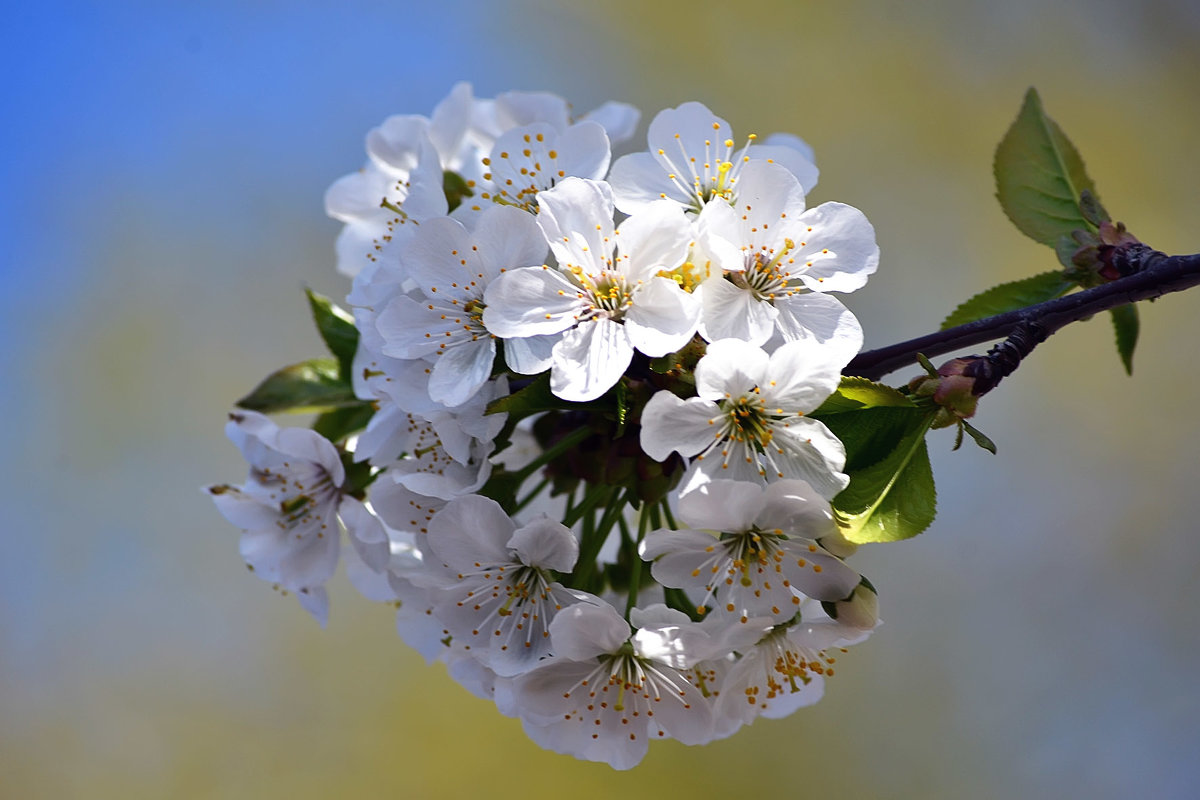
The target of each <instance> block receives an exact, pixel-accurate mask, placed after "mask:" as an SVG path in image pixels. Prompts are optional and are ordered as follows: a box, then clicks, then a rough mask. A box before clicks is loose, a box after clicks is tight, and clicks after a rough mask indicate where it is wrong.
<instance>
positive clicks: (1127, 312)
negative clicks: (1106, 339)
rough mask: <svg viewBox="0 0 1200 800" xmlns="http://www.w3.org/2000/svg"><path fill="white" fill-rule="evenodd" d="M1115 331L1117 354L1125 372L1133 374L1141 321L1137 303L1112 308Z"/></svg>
mask: <svg viewBox="0 0 1200 800" xmlns="http://www.w3.org/2000/svg"><path fill="white" fill-rule="evenodd" d="M1111 313H1112V321H1113V331H1114V332H1115V333H1116V335H1117V354H1118V355H1120V356H1121V363H1122V364H1124V365H1125V372H1126V373H1128V374H1129V375H1132V374H1133V350H1134V348H1135V347H1137V340H1138V331H1139V330H1140V329H1141V321H1140V320H1139V319H1138V310H1137V306H1135V305H1128V306H1117V307H1116V308H1114V309H1112V311H1111Z"/></svg>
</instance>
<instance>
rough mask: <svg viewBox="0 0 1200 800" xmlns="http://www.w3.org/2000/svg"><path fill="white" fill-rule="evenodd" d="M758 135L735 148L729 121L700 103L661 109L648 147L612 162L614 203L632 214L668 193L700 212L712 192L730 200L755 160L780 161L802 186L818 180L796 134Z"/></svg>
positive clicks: (807, 150) (809, 155)
mask: <svg viewBox="0 0 1200 800" xmlns="http://www.w3.org/2000/svg"><path fill="white" fill-rule="evenodd" d="M756 138H757V137H755V136H753V135H751V136H750V137H749V138H748V139H747V141H746V144H745V145H744V146H743V147H742V148H741V149H737V147H736V145H735V142H734V139H733V129H732V128H730V127H729V123H728V122H726V121H725V120H723V119H721V118H720V117H718V116H717V115H715V114H713V112H712V111H710V110H709V109H708V108H707V107H706V106H705V105H703V104H702V103H696V102H690V103H684V104H683V105H681V106H679V107H678V108H668V109H665V110H663V111H660V112H659V113H658V114H657V115H656V116H655V117H654V120H653V121H652V122H651V123H650V130H649V133H648V134H647V140H648V142H649V145H650V152H648V153H633V154H630V155H627V156H623V157H621V158H619V159H617V162H616V163H615V164H614V165H613V168H612V173H611V174H610V175H609V178H608V179H609V181H610V182H611V183H612V185H613V192H614V194H615V196H616V202H617V208H619V209H621V210H622V211H624V212H625V213H626V214H636V213H637V212H638V211H640V210H642V209H643V208H645V206H646V205H648V204H650V203H653V202H655V201H657V200H659V199H667V200H670V201H672V202H674V203H677V204H679V205H680V206H681V207H682V208H684V209H686V210H689V211H693V212H698V211H700V209H702V208H704V206H705V204H706V203H708V202H709V201H710V200H712V199H714V198H719V199H723V200H726V201H728V202H733V201H734V200H735V199H736V197H737V195H738V193H739V191H740V187H739V186H738V181H739V176H740V174H741V172H742V169H743V167H744V166H746V165H749V164H752V163H754V162H756V161H765V162H771V163H778V164H781V165H783V166H784V167H786V168H787V169H788V170H790V171H791V173H792V174H793V175H795V176H796V178H797V179H798V180H799V181H800V184H801V185H802V186H803V187H804V190H805V191H811V190H812V188H813V187H814V186H816V184H817V175H818V172H817V168H816V166H815V165H814V164H813V161H812V150H811V149H810V148H809V147H808V146H807V145H806V144H804V143H803V142H802V141H800V140H799V139H797V138H796V137H788V138H783V137H779V138H776V137H771V138H770V143H769V144H755V139H756Z"/></svg>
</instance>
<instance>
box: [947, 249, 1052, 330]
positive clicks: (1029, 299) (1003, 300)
mask: <svg viewBox="0 0 1200 800" xmlns="http://www.w3.org/2000/svg"><path fill="white" fill-rule="evenodd" d="M1072 252H1074V251H1072ZM1074 286H1075V281H1073V280H1070V279H1069V278H1065V277H1063V274H1062V273H1061V272H1043V273H1041V274H1040V275H1034V276H1032V277H1029V278H1022V279H1021V280H1019V281H1012V282H1011V283H1002V284H1000V285H999V286H993V287H992V288H990V289H988V290H987V291H983V292H980V293H979V294H977V295H975V296H974V297H972V298H971V299H970V300H966V301H964V302H963V303H960V304H959V306H958V308H956V309H954V310H953V311H951V312H950V316H948V317H946V319H945V320H943V321H942V330H946V329H947V328H953V327H954V326H956V325H965V324H966V323H968V322H974V321H975V320H977V319H984V318H985V317H994V316H995V315H997V314H1003V313H1004V312H1006V311H1015V310H1016V309H1018V308H1025V307H1026V306H1031V305H1034V304H1035V303H1044V302H1046V301H1047V300H1053V299H1054V298H1056V297H1062V296H1063V295H1064V294H1066V293H1067V292H1068V291H1070V290H1071V289H1072V288H1073V287H1074Z"/></svg>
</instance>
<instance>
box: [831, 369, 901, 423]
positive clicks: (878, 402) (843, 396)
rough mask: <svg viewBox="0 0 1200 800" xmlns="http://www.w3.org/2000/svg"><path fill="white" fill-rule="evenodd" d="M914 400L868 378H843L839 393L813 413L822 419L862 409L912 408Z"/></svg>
mask: <svg viewBox="0 0 1200 800" xmlns="http://www.w3.org/2000/svg"><path fill="white" fill-rule="evenodd" d="M912 404H913V403H912V400H909V399H908V397H907V396H906V395H905V394H904V393H903V392H900V391H898V390H896V389H893V388H892V387H890V386H884V385H883V384H882V383H875V382H874V381H869V380H867V379H866V378H859V377H855V376H851V377H845V378H842V382H841V384H840V385H839V386H838V388H837V391H836V392H834V393H833V394H831V395H830V396H829V397H827V398H826V399H825V402H824V403H822V404H821V407H820V408H818V409H817V410H816V411H814V412H813V414H812V415H813V416H815V417H821V416H828V415H830V414H841V413H845V412H847V411H858V410H859V409H861V408H879V407H884V406H907V407H912Z"/></svg>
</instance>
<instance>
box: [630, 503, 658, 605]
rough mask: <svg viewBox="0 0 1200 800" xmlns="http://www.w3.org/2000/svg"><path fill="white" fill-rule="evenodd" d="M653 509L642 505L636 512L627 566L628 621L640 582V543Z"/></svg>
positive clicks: (647, 504)
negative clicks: (631, 556) (636, 522)
mask: <svg viewBox="0 0 1200 800" xmlns="http://www.w3.org/2000/svg"><path fill="white" fill-rule="evenodd" d="M652 508H653V506H651V505H650V504H649V503H642V507H641V509H639V510H638V535H637V541H636V542H634V545H633V563H632V564H630V566H629V599H628V600H627V601H626V603H625V619H626V620H628V619H629V613H630V612H631V611H633V607H634V606H635V605H637V596H638V584H639V583H641V582H642V556H641V554H640V552H639V551H640V550H641V549H642V541H643V540H644V539H645V538H646V528H647V527H648V526H649V523H650V511H651V509H652Z"/></svg>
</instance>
